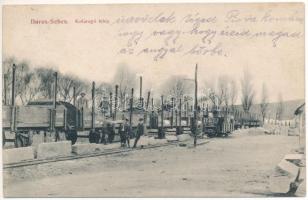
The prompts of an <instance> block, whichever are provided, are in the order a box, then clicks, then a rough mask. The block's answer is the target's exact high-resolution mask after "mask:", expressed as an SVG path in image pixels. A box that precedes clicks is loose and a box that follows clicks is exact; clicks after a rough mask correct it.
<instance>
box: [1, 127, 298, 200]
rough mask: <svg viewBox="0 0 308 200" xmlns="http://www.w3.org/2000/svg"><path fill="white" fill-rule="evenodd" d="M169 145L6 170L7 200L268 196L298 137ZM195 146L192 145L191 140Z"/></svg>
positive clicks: (258, 134)
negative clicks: (22, 199) (28, 199)
mask: <svg viewBox="0 0 308 200" xmlns="http://www.w3.org/2000/svg"><path fill="white" fill-rule="evenodd" d="M208 140H209V141H210V142H209V143H207V144H204V145H200V146H197V148H191V147H190V146H191V145H190V144H189V145H188V146H186V147H180V146H169V147H161V148H157V149H145V150H141V151H133V152H129V153H122V154H118V155H108V156H101V157H94V158H85V159H80V160H71V161H63V162H57V163H49V164H42V165H38V166H29V167H23V168H16V169H13V170H12V169H10V170H5V171H4V172H3V174H4V180H3V184H4V195H5V197H267V196H272V195H273V194H271V193H270V192H269V188H268V186H269V176H270V174H271V173H272V171H273V169H274V168H275V166H276V165H277V164H278V163H279V161H280V160H281V159H282V158H283V156H284V155H285V154H287V153H289V152H290V151H291V150H292V149H295V148H297V147H298V138H297V137H292V136H285V135H264V134H263V131H262V129H253V130H245V131H236V132H235V133H234V134H233V135H231V136H230V137H228V138H212V139H208ZM191 142H192V141H191Z"/></svg>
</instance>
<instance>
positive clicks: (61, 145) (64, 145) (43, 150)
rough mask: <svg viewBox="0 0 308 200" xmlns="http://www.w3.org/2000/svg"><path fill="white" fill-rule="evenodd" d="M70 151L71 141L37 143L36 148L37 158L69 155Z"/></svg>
mask: <svg viewBox="0 0 308 200" xmlns="http://www.w3.org/2000/svg"><path fill="white" fill-rule="evenodd" d="M71 152H72V145H71V141H60V142H49V143H42V144H39V146H38V149H37V158H38V159H46V158H55V157H63V156H70V155H71Z"/></svg>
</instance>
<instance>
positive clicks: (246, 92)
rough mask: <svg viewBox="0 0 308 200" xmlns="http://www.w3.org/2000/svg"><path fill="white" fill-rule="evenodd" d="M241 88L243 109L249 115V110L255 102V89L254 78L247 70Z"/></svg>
mask: <svg viewBox="0 0 308 200" xmlns="http://www.w3.org/2000/svg"><path fill="white" fill-rule="evenodd" d="M241 87H242V107H243V110H244V112H245V113H249V110H250V108H251V106H252V104H253V101H254V97H255V91H254V89H253V84H252V76H251V74H250V73H249V72H248V71H247V70H244V76H243V79H242V80H241Z"/></svg>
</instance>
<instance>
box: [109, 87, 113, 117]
mask: <svg viewBox="0 0 308 200" xmlns="http://www.w3.org/2000/svg"><path fill="white" fill-rule="evenodd" d="M109 113H110V117H112V118H113V112H112V92H110V94H109Z"/></svg>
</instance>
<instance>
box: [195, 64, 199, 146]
mask: <svg viewBox="0 0 308 200" xmlns="http://www.w3.org/2000/svg"><path fill="white" fill-rule="evenodd" d="M197 78H198V64H196V68H195V110H194V146H195V147H196V146H197V124H198V122H197V108H198V79H197Z"/></svg>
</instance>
